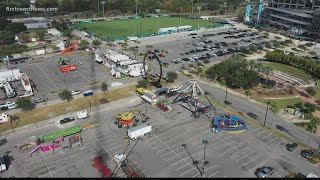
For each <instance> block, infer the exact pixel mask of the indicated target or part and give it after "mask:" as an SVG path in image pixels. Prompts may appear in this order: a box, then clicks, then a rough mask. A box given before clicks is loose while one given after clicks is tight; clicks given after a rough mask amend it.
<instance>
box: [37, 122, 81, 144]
mask: <svg viewBox="0 0 320 180" xmlns="http://www.w3.org/2000/svg"><path fill="white" fill-rule="evenodd" d="M81 130H82V128H81V126H74V127H71V128H67V129H64V130H60V131H56V132H53V133H49V134H46V135H43V136H41V137H40V141H41V142H42V143H45V142H49V141H53V140H55V139H57V138H62V137H66V136H70V135H73V134H76V133H79V132H80V131H81Z"/></svg>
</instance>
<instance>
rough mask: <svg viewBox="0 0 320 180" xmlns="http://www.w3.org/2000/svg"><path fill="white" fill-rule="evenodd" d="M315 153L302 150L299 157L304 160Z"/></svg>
mask: <svg viewBox="0 0 320 180" xmlns="http://www.w3.org/2000/svg"><path fill="white" fill-rule="evenodd" d="M315 153H316V152H315V151H314V150H311V149H310V150H302V151H301V156H302V157H304V158H309V157H312V156H314V155H315Z"/></svg>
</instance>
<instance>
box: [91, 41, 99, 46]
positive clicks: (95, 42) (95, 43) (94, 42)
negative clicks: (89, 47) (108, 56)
mask: <svg viewBox="0 0 320 180" xmlns="http://www.w3.org/2000/svg"><path fill="white" fill-rule="evenodd" d="M92 44H93V45H95V46H100V45H101V41H99V40H93V41H92Z"/></svg>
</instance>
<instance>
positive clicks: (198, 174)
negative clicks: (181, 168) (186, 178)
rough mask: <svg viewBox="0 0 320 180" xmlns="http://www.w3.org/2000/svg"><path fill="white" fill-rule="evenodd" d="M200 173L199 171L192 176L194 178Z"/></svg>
mask: <svg viewBox="0 0 320 180" xmlns="http://www.w3.org/2000/svg"><path fill="white" fill-rule="evenodd" d="M199 174H200V173H199V172H197V174H196V175H194V176H192V178H194V177H196V176H198V175H199Z"/></svg>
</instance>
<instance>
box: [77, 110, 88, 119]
mask: <svg viewBox="0 0 320 180" xmlns="http://www.w3.org/2000/svg"><path fill="white" fill-rule="evenodd" d="M77 116H78V119H86V118H87V117H88V112H87V111H79V112H77Z"/></svg>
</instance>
